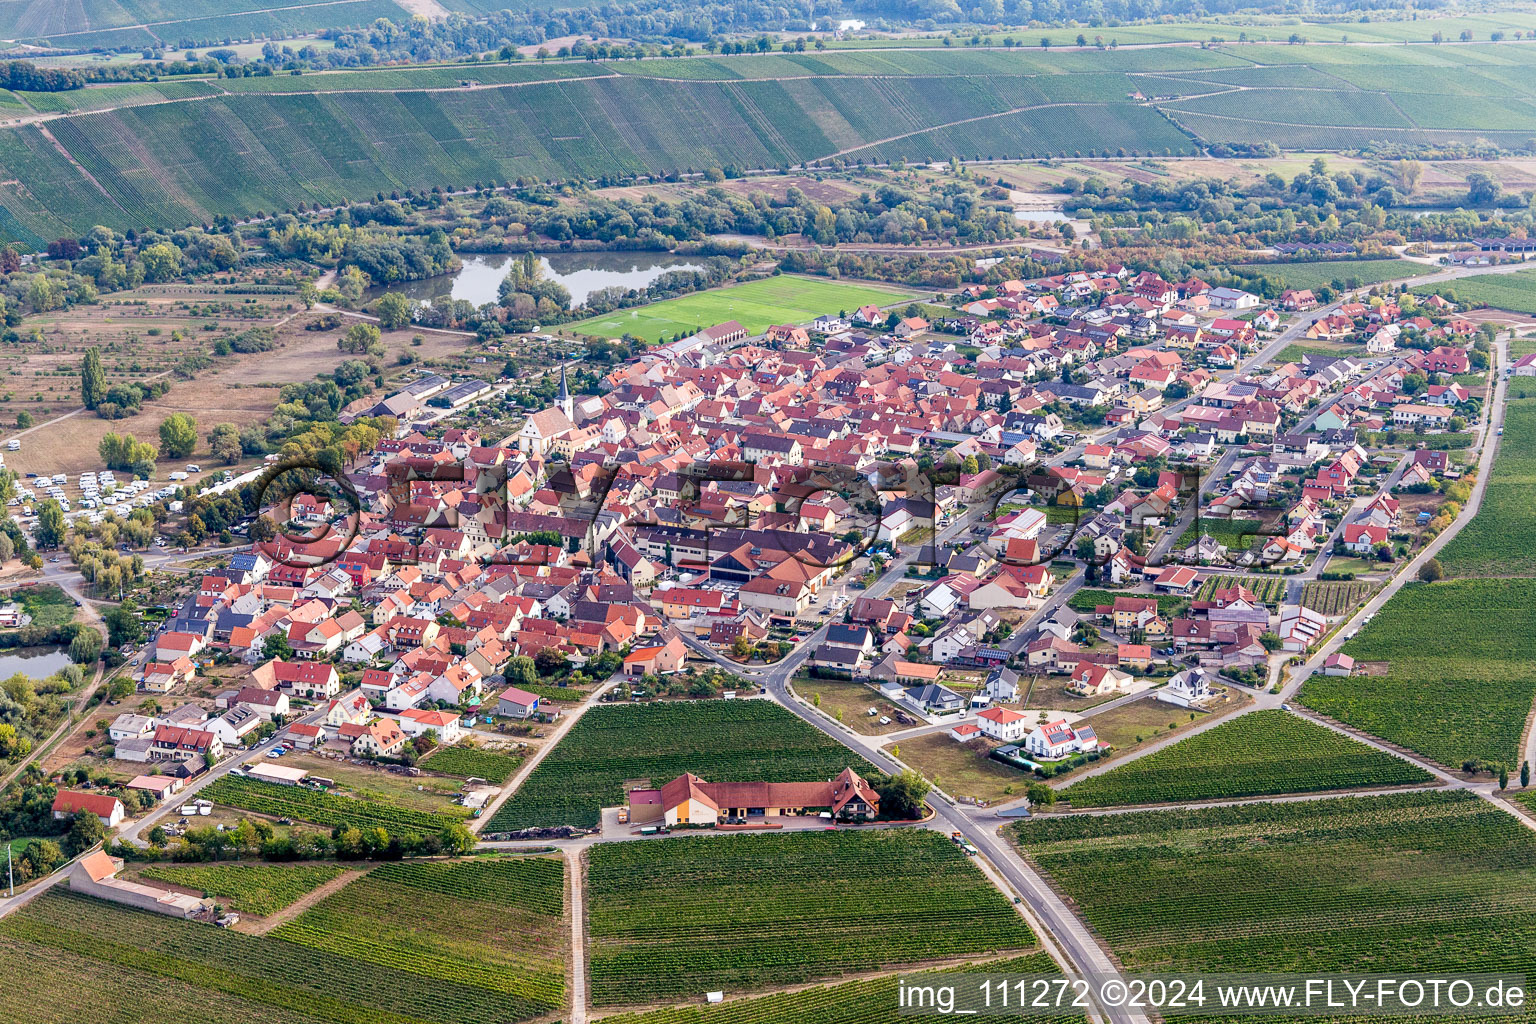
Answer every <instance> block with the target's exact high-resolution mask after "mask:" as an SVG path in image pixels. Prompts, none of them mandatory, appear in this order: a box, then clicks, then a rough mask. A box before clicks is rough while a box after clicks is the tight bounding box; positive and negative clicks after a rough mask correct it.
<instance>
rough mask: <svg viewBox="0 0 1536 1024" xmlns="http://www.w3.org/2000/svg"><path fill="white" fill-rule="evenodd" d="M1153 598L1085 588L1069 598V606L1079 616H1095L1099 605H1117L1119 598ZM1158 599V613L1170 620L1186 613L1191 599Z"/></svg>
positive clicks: (1169, 596) (1144, 595) (1163, 595)
mask: <svg viewBox="0 0 1536 1024" xmlns="http://www.w3.org/2000/svg"><path fill="white" fill-rule="evenodd" d="M1152 596H1154V595H1152V594H1130V593H1124V594H1122V593H1116V592H1115V591H1113V590H1090V589H1088V588H1086V587H1085V588H1084V589H1082V590H1079V591H1076V592H1075V593H1074V594H1073V595H1072V596H1071V597H1069V598H1067V605H1068V606H1069V607H1070V608H1071V609H1072V610H1073V611H1075V612H1077V613H1078V614H1081V615H1092V614H1093V610H1094V609H1095V608H1097V607H1098V606H1099V605H1102V604H1110V605H1112V604H1114V603H1115V598H1117V597H1152ZM1156 597H1157V611H1158V614H1160V615H1163V616H1166V617H1168V618H1174V617H1177V616H1178V615H1179V613H1180V612H1182V611H1184V610H1185V609H1186V608H1188V607H1189V598H1187V597H1176V596H1174V595H1171V594H1158V595H1156Z"/></svg>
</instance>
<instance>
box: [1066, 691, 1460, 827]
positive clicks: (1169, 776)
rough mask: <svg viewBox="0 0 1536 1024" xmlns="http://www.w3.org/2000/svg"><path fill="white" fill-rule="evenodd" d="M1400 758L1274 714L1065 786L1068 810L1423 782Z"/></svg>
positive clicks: (1246, 718) (1422, 774)
mask: <svg viewBox="0 0 1536 1024" xmlns="http://www.w3.org/2000/svg"><path fill="white" fill-rule="evenodd" d="M1431 778H1432V777H1431V776H1430V774H1429V773H1428V772H1426V771H1424V770H1423V769H1422V768H1419V767H1417V766H1416V765H1412V764H1409V763H1408V762H1407V761H1404V760H1403V759H1402V758H1399V757H1393V756H1392V755H1391V754H1384V753H1382V752H1381V751H1379V750H1374V749H1372V748H1371V747H1368V746H1366V745H1365V744H1364V743H1361V742H1359V741H1358V740H1352V739H1349V738H1348V737H1345V736H1340V735H1339V734H1338V733H1336V732H1333V731H1331V730H1329V729H1326V728H1324V727H1323V726H1321V725H1316V724H1314V723H1312V722H1308V721H1306V720H1305V719H1302V718H1298V717H1297V716H1295V715H1293V714H1291V713H1290V712H1288V711H1281V710H1280V709H1279V708H1274V709H1270V710H1265V711H1255V712H1253V713H1252V714H1249V715H1243V716H1242V717H1240V718H1234V719H1233V720H1232V721H1230V722H1227V723H1226V724H1225V725H1219V726H1217V727H1216V728H1214V729H1208V730H1206V731H1205V732H1203V733H1200V734H1199V735H1197V736H1191V737H1190V738H1188V739H1186V740H1184V741H1182V742H1180V743H1175V744H1174V745H1173V746H1171V747H1165V748H1164V749H1162V750H1159V751H1158V752H1157V753H1155V754H1148V755H1147V756H1146V757H1143V758H1139V759H1137V760H1135V761H1132V762H1130V763H1129V764H1125V765H1122V766H1121V767H1119V768H1116V769H1114V770H1113V771H1108V772H1105V773H1104V774H1103V775H1096V776H1094V777H1092V778H1088V779H1084V780H1083V781H1081V782H1079V783H1077V784H1075V785H1073V786H1070V787H1068V788H1067V789H1066V790H1064V791H1063V792H1062V794H1061V795H1062V797H1063V798H1064V799H1066V800H1070V801H1071V802H1072V806H1073V807H1114V806H1120V805H1125V804H1150V803H1163V802H1172V801H1195V800H1221V799H1232V798H1236V797H1245V796H1270V795H1275V794H1279V793H1311V792H1318V791H1321V790H1329V789H1354V788H1357V787H1363V786H1397V785H1410V784H1412V783H1416V782H1429V781H1430V780H1431Z"/></svg>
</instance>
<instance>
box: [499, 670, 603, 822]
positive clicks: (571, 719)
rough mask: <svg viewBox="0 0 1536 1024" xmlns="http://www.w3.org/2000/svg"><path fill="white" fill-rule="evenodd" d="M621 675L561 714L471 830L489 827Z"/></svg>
mask: <svg viewBox="0 0 1536 1024" xmlns="http://www.w3.org/2000/svg"><path fill="white" fill-rule="evenodd" d="M621 678H622V677H621V676H618V675H615V676H612V677H610V678H609V679H608V680H606V681H605V682H604V683H603V684H602V685H601V686H599V687H598V688H597V689H595V690H593V691H592V692H591V694H589V695H588V696H587V699H586V700H584V701H582V702H581V703H580V704H578V705H577V706H576V707H574V708H572V709H571V710H569V711H567V712H565V713H564V714H562V715H561V716H560V724H559V725H557V726H555V729H554V731H553V732H551V733H550V734H549V736H548V737H546V738H545V739H544V740H543V741H542V743H541V745H540V746H539V749H538V750H535V751H534V752H533V754H532V755H531V756H530V757H528V758H527V760H525V761H524V762H523V763H522V765H520V766H519V767H518V769H517V773H516V774H515V775H513V776H512V778H510V779H508V780H507V784H506V785H505V786H503V787H502V788H501V793H500V794H498V795H497V797H496V799H495V800H492V801H491V802H490V803H489V804H487V805H486V807H485V810H484V811H483V812H482V813H481V815H480V817H478V818H476V819H475V820H474V821H472V822H470V824H469V830H470V831H471V832H480V831H482V830H483V829H484V828H485V824H486V822H488V821H490V820H491V818H492V817H494V816H495V814H496V812H497V811H498V810H500V809H501V805H502V804H504V803H506V802H507V800H508V799H509V798H510V797H511V796H512V794H513V793H516V792H517V791H518V789H519V788H521V787H522V785H523V782H524V780H526V779H527V778H528V776H529V775H532V774H533V770H534V769H535V768H537V767H538V766H539V762H540V761H542V760H544V758H545V756H546V755H548V753H549V752H550V751H551V750H554V749H555V744H556V743H559V742H560V740H561V738H562V737H564V736H565V734H566V733H568V732H570V731H571V727H572V726H574V725H575V724H576V723H577V722H579V721H580V720H581V716H582V715H585V714H586V713H587V712H588V711H590V710H591V709H592V707H593V706H594V705H596V704H597V702H598V701H599V700H601V699H602V697H603V694H605V693H607V692H608V691H609V690H611V689H612V688H613V686H614V684H615V683H617V682H619V681H620V679H621Z"/></svg>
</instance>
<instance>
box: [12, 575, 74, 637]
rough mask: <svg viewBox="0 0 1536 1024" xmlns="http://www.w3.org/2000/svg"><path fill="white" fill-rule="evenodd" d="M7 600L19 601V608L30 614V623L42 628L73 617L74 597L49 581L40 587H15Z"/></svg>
mask: <svg viewBox="0 0 1536 1024" xmlns="http://www.w3.org/2000/svg"><path fill="white" fill-rule="evenodd" d="M7 600H11V601H20V602H21V610H22V611H24V612H26V613H27V614H28V615H30V616H32V622H31V623H30V625H32V626H38V627H41V628H43V629H54V628H56V627H58V626H62V625H64V624H65V623H67V622H70V621H72V620H73V619H74V617H75V599H74V598H72V597H70V596H69V595H68V594H66V593H64V590H63V589H62V588H61V587H56V586H54V585H53V584H51V583H49V584H44V585H43V586H40V587H17V588H16V589H15V590H13V591H11V592H10V595H9V597H8V598H7Z"/></svg>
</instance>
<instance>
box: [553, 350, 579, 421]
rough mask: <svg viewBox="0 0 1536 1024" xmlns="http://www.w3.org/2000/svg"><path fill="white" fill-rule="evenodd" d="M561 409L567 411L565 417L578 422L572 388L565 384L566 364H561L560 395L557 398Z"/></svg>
mask: <svg viewBox="0 0 1536 1024" xmlns="http://www.w3.org/2000/svg"><path fill="white" fill-rule="evenodd" d="M556 402H557V403H558V404H559V406H560V411H561V412H563V413H565V418H566V419H568V420H570V421H571V422H572V423H575V422H576V403H575V402H574V401H573V400H572V399H571V389H570V388H568V387H566V384H565V364H564V363H561V364H560V395H559V397H558V398H557V399H556Z"/></svg>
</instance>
